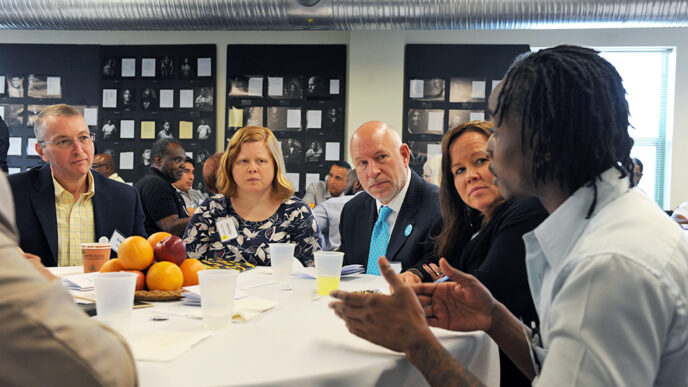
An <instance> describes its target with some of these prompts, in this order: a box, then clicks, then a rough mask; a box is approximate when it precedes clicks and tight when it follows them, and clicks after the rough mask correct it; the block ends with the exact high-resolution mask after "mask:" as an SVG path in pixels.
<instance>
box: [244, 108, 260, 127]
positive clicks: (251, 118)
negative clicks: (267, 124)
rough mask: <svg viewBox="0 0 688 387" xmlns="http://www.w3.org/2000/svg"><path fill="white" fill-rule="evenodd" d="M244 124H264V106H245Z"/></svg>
mask: <svg viewBox="0 0 688 387" xmlns="http://www.w3.org/2000/svg"><path fill="white" fill-rule="evenodd" d="M243 118H244V126H263V107H262V106H249V107H247V108H244V117H243Z"/></svg>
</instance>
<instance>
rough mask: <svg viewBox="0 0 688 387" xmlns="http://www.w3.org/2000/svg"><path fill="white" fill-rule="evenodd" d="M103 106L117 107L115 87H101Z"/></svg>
mask: <svg viewBox="0 0 688 387" xmlns="http://www.w3.org/2000/svg"><path fill="white" fill-rule="evenodd" d="M103 107H104V108H116V107H117V89H103Z"/></svg>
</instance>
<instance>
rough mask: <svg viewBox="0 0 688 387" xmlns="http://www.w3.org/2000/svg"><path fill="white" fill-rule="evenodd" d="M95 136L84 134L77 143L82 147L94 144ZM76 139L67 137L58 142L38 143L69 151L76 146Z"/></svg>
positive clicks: (78, 138) (77, 139)
mask: <svg viewBox="0 0 688 387" xmlns="http://www.w3.org/2000/svg"><path fill="white" fill-rule="evenodd" d="M95 139H96V138H95V135H94V134H93V133H89V134H82V135H81V136H79V137H77V138H76V141H78V142H79V144H81V145H87V144H91V143H93V141H95ZM74 141H75V139H74V138H71V137H66V138H60V139H59V140H56V141H39V142H38V143H39V144H41V145H43V144H52V145H54V146H55V147H56V148H59V149H68V148H71V147H73V146H74Z"/></svg>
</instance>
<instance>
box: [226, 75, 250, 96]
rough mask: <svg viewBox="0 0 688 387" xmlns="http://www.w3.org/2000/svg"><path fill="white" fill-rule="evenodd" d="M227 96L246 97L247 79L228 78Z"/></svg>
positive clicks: (237, 76) (238, 76)
mask: <svg viewBox="0 0 688 387" xmlns="http://www.w3.org/2000/svg"><path fill="white" fill-rule="evenodd" d="M228 94H229V96H230V97H245V96H247V95H248V77H245V76H243V75H235V76H232V77H230V78H229V93H228Z"/></svg>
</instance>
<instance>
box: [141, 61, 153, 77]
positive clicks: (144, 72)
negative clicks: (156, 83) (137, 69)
mask: <svg viewBox="0 0 688 387" xmlns="http://www.w3.org/2000/svg"><path fill="white" fill-rule="evenodd" d="M141 76H142V77H154V76H155V58H143V59H141Z"/></svg>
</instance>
